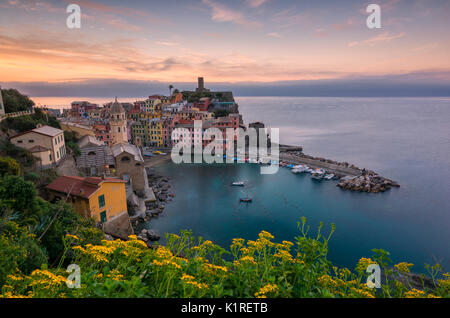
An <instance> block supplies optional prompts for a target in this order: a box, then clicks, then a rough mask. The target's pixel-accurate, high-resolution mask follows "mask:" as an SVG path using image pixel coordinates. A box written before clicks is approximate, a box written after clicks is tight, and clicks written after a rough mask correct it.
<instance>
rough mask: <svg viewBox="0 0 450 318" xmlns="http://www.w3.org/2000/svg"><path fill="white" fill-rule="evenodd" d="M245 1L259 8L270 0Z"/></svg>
mask: <svg viewBox="0 0 450 318" xmlns="http://www.w3.org/2000/svg"><path fill="white" fill-rule="evenodd" d="M245 2H247V5H249V6H250V7H252V8H257V7H259V6H261V5H263V4H264V3H266V2H268V0H245Z"/></svg>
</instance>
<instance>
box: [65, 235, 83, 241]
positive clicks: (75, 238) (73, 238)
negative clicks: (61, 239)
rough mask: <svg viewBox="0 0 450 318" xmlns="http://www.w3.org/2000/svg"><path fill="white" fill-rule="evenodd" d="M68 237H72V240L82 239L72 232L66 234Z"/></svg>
mask: <svg viewBox="0 0 450 318" xmlns="http://www.w3.org/2000/svg"><path fill="white" fill-rule="evenodd" d="M66 238H69V239H72V240H75V241H78V240H80V239H79V238H78V236H76V235H72V234H66Z"/></svg>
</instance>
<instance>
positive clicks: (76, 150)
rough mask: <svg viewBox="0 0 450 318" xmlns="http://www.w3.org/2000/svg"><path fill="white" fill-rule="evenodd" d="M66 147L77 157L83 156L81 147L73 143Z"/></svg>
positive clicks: (70, 142) (67, 144) (67, 143)
mask: <svg viewBox="0 0 450 318" xmlns="http://www.w3.org/2000/svg"><path fill="white" fill-rule="evenodd" d="M66 146H67V148H69V149H70V150H71V151H72V153H73V155H74V156H75V157H78V156H80V155H81V150H80V147H79V146H78V144H76V143H74V142H73V141H69V142H66Z"/></svg>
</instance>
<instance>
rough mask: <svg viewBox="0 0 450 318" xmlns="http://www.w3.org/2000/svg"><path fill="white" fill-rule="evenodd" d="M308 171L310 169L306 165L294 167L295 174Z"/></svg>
mask: <svg viewBox="0 0 450 318" xmlns="http://www.w3.org/2000/svg"><path fill="white" fill-rule="evenodd" d="M308 169H309V167H308V166H306V165H298V166H294V167H293V168H292V172H294V170H295V172H294V173H302V172H305V171H307V170H308Z"/></svg>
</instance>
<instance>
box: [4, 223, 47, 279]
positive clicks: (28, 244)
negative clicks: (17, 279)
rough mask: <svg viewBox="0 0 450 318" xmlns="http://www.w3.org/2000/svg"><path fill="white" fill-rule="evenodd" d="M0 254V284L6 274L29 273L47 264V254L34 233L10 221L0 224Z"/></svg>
mask: <svg viewBox="0 0 450 318" xmlns="http://www.w3.org/2000/svg"><path fill="white" fill-rule="evenodd" d="M0 255H1V257H0V286H1V285H3V284H4V282H5V280H6V277H7V275H10V274H13V273H17V272H22V273H25V274H29V273H30V272H31V271H33V270H34V269H36V268H40V267H41V266H42V265H43V264H47V256H46V255H45V253H44V252H43V251H42V249H41V248H40V246H39V244H38V243H37V241H36V239H35V237H34V235H32V234H30V233H29V232H28V230H27V229H26V228H25V227H20V226H18V225H17V223H14V222H11V221H9V222H6V223H3V224H1V226H0Z"/></svg>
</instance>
